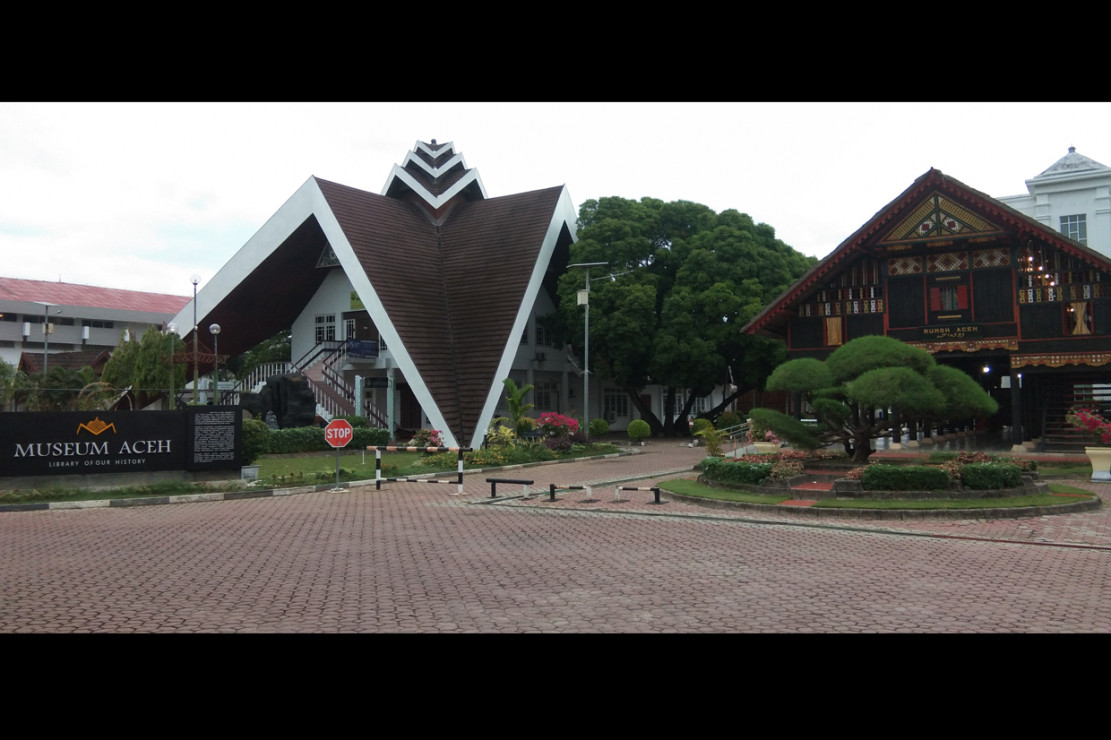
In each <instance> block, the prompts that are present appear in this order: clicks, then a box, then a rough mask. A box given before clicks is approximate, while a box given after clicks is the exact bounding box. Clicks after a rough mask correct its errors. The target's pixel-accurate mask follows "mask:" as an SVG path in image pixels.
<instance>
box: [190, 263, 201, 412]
mask: <svg viewBox="0 0 1111 740" xmlns="http://www.w3.org/2000/svg"><path fill="white" fill-rule="evenodd" d="M190 280H192V281H193V405H194V406H195V405H196V404H197V384H198V383H199V382H200V372H199V371H198V369H197V283H199V282H200V281H201V276H200V275H194V276H193V277H191V278H190Z"/></svg>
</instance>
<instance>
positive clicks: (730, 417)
mask: <svg viewBox="0 0 1111 740" xmlns="http://www.w3.org/2000/svg"><path fill="white" fill-rule="evenodd" d="M744 423H745V420H744V419H743V418H741V415H740V414H738V413H737V412H736V411H726V412H725V413H724V414H722V415H721V416H719V417H718V422H717V424H715V425H714V426H716V427H717V428H718V429H729V428H730V427H735V426H737V425H738V424H744Z"/></svg>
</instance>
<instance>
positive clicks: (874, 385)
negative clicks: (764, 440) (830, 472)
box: [761, 336, 999, 463]
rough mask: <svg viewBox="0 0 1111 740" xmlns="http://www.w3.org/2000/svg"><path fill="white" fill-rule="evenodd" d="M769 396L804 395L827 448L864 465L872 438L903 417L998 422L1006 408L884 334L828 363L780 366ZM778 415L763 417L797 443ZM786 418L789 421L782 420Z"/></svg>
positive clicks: (862, 340)
mask: <svg viewBox="0 0 1111 740" xmlns="http://www.w3.org/2000/svg"><path fill="white" fill-rule="evenodd" d="M767 388H768V390H772V391H787V392H790V393H799V394H801V395H802V397H803V398H804V399H805V400H806V401H807V402H808V403H809V404H810V406H811V407H812V408H813V410H814V413H815V415H816V416H817V418H818V427H819V428H818V439H819V441H820V443H821V444H835V443H840V444H843V445H844V446H845V450H846V451H847V452H849V453H850V454H851V455H852V456H853V461H854V462H857V463H864V462H867V460H868V456H869V455H870V454H871V453H872V452H873V450H872V440H873V439H876V438H878V437H881V436H886V435H887V434H890V433H891V432H892V431H893V430H894V424H895V419H894V418H893V416H892V414H891V413H890V412H892V411H895V412H897V413H898V415H900V416H902V417H903V418H917V419H932V420H951V421H961V420H965V419H972V418H977V417H983V416H990V415H991V414H994V413H995V412H996V411H998V410H999V406H998V404H997V403H996V402H995V400H994V399H993V398H992V397H991V396H990V395H988V393H987V392H986V391H984V389H982V388H981V387H980V386H979V384H978V383H977V382H976V381H975V380H973V379H972V378H970V377H969V376H968V375H967V374H966V373H963V372H961V371H960V370H958V369H956V368H952V367H947V366H944V365H939V364H937V362H935V360H934V358H933V356H932V355H931V354H930V353H929V352H926V351H925V350H923V349H921V348H918V347H914V346H911V345H909V344H905V343H903V342H900V341H898V340H897V339H892V338H890V337H884V336H864V337H859V338H857V339H854V340H852V341H850V342H846V343H845V344H843V345H842V346H840V347H838V348H837V349H836V350H834V351H833V352H832V353H831V354H830V356H829V357H828V358H826V360H825V362H822V361H820V360H816V359H814V358H799V359H796V360H791V361H790V362H786V363H784V364H782V365H780V366H779V367H778V368H776V369H775V371H774V372H773V373H772V374H771V376H770V377H769V378H768V381H767ZM776 416H777V414H776V413H772V412H769V413H765V414H762V415H761V419H763V420H765V423H769V424H770V426H772V428H773V429H775V431H776V432H778V433H781V434H782V435H785V436H787V437H788V438H790V431H789V429H788V427H787V426H785V425H784V426H779V425H777V424H776ZM779 416H782V415H781V414H780V415H779Z"/></svg>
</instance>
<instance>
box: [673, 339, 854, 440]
mask: <svg viewBox="0 0 1111 740" xmlns="http://www.w3.org/2000/svg"><path fill="white" fill-rule="evenodd" d="M838 320H840V319H838ZM704 413H706V396H699V397H698V398H696V399H694V402H693V403H691V418H694V417H696V416H698V415H699V414H704Z"/></svg>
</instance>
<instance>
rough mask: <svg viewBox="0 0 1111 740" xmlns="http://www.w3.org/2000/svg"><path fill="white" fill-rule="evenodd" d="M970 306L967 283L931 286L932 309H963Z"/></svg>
mask: <svg viewBox="0 0 1111 740" xmlns="http://www.w3.org/2000/svg"><path fill="white" fill-rule="evenodd" d="M966 308H968V286H967V285H939V286H937V287H933V288H930V310H931V311H963V310H964V309H966Z"/></svg>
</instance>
